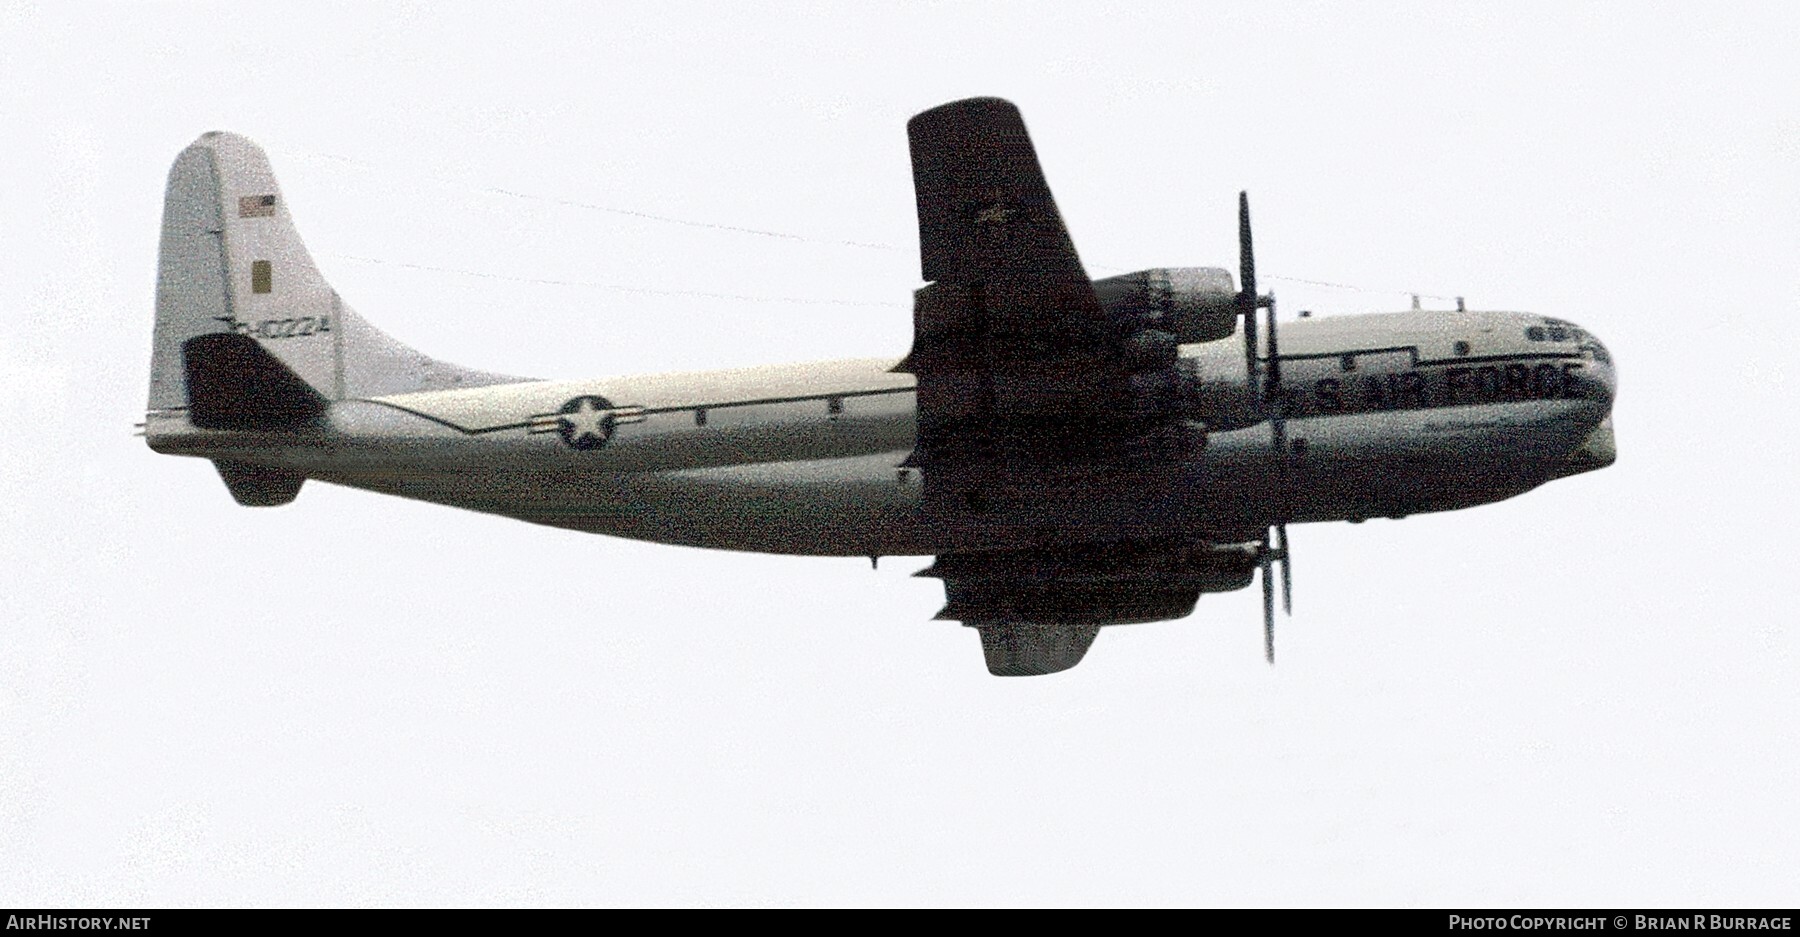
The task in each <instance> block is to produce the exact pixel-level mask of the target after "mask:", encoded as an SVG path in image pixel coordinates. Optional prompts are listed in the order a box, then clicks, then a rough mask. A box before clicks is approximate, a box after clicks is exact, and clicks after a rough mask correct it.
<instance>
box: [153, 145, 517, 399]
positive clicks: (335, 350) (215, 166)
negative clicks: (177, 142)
mask: <svg viewBox="0 0 1800 937" xmlns="http://www.w3.org/2000/svg"><path fill="white" fill-rule="evenodd" d="M221 332H223V333H228V334H230V333H235V334H237V335H242V336H247V337H248V338H250V339H253V340H254V341H255V342H256V343H257V344H259V345H260V346H262V348H263V349H264V350H266V351H267V352H268V353H269V355H271V356H272V357H274V358H275V359H276V360H277V361H279V362H280V363H281V364H282V365H283V366H284V367H285V368H286V369H287V370H288V371H291V372H292V373H293V374H294V375H295V376H297V377H298V378H299V379H300V380H302V381H304V382H305V383H306V384H307V385H308V386H310V387H311V388H312V389H313V390H315V391H317V392H318V394H319V395H320V396H321V397H323V398H324V399H326V400H343V399H353V398H358V397H371V396H377V395H381V394H394V393H405V392H409V391H420V390H441V389H449V388H454V387H480V386H484V385H489V384H507V383H514V382H516V381H520V380H523V378H516V377H507V376H505V375H500V374H490V373H487V372H484V371H476V370H472V369H469V368H462V367H458V366H456V365H451V364H446V363H444V362H440V361H434V360H432V359H430V358H428V357H426V356H424V355H422V354H420V353H419V352H417V351H415V350H413V349H411V348H408V347H407V346H405V345H403V344H401V343H400V342H398V341H395V340H394V339H393V338H390V337H389V336H387V335H386V334H384V333H383V332H381V331H380V330H379V329H376V328H375V327H374V326H372V325H370V324H369V323H368V322H367V321H366V320H364V319H363V318H362V317H361V316H359V315H357V314H356V313H355V312H354V311H352V310H351V309H350V308H349V307H348V306H346V305H344V303H343V300H341V299H340V298H339V297H338V294H337V291H336V290H333V289H332V288H331V285H330V284H329V283H327V282H325V278H324V277H323V276H321V275H320V274H319V269H318V267H317V266H315V265H314V264H313V260H312V257H311V255H309V254H308V253H307V251H306V246H305V245H304V244H302V243H301V241H300V235H299V234H298V232H296V231H295V230H294V225H293V221H292V219H291V218H290V216H289V215H288V207H287V203H286V201H285V200H284V199H283V198H282V196H281V190H280V188H279V187H278V186H277V185H276V184H275V176H274V173H273V172H271V171H270V169H269V160H268V157H267V156H265V155H264V153H263V151H262V149H261V148H260V147H258V146H257V145H256V144H254V143H252V142H250V141H249V140H247V139H245V138H243V137H240V136H238V135H236V134H230V133H218V132H214V133H207V134H203V135H202V136H201V137H200V139H198V140H196V141H194V143H193V145H192V146H189V147H188V148H187V149H185V150H183V151H182V153H181V155H180V156H179V157H177V158H176V160H175V165H174V166H173V167H171V168H170V170H169V184H168V189H167V192H166V194H165V197H164V202H163V229H162V245H161V254H160V258H159V261H158V269H157V281H156V333H155V338H154V342H153V346H152V348H153V350H152V358H151V366H150V401H149V408H150V409H151V410H176V409H181V408H185V407H188V406H189V405H190V393H189V387H188V373H187V370H186V367H185V366H184V362H183V356H182V347H183V345H184V344H186V343H187V342H189V341H190V340H192V339H194V338H197V337H199V336H202V335H210V334H213V333H221Z"/></svg>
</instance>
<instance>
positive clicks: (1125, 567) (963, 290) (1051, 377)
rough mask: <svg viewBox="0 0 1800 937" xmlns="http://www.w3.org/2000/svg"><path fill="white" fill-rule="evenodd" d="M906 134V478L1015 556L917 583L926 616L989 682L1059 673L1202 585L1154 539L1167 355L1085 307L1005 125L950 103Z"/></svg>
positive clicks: (1168, 444) (948, 520) (1036, 172)
mask: <svg viewBox="0 0 1800 937" xmlns="http://www.w3.org/2000/svg"><path fill="white" fill-rule="evenodd" d="M907 135H908V137H909V138H910V141H911V144H912V164H913V186H914V189H915V191H916V194H917V197H918V208H919V252H920V255H921V267H922V270H923V274H924V278H925V279H926V280H928V281H931V282H930V284H929V285H927V286H926V287H924V288H923V289H920V290H919V291H918V292H917V293H916V294H915V297H914V309H913V316H914V323H913V328H914V333H913V348H912V353H911V354H909V355H908V356H907V358H906V360H905V361H904V362H902V363H901V365H900V366H899V368H898V369H897V370H903V371H910V372H912V373H913V374H914V375H915V377H916V378H917V387H918V443H917V446H916V448H915V449H914V450H913V454H912V456H911V457H910V458H909V459H908V460H907V463H906V464H907V465H909V466H914V467H917V468H919V469H921V470H922V472H923V475H924V497H923V511H924V513H925V515H926V516H927V517H928V518H930V519H931V520H932V521H933V522H935V523H937V524H939V525H940V526H942V527H944V528H947V529H951V530H954V529H956V528H959V527H961V528H971V529H985V530H986V531H987V532H989V533H991V532H993V531H994V530H995V529H996V528H1011V529H1012V530H1013V531H1015V532H1017V533H1018V534H1020V537H1019V540H1020V543H1021V548H1020V549H1017V550H1011V551H997V552H981V553H973V552H951V553H947V554H944V555H942V556H939V557H938V560H937V563H935V564H934V565H933V566H932V567H931V568H930V569H928V570H926V571H925V572H923V573H921V575H926V576H935V577H937V578H941V579H942V580H944V591H945V594H946V597H947V598H948V602H947V604H946V605H945V607H944V610H943V611H942V612H941V613H939V615H938V617H939V618H943V619H953V620H958V621H962V622H963V623H964V624H966V625H969V626H971V627H974V628H976V629H978V630H979V631H980V632H981V643H982V650H983V652H984V654H985V655H986V657H987V663H988V669H989V670H990V671H992V672H994V673H996V674H1003V675H1024V674H1043V673H1054V672H1056V671H1059V670H1066V669H1068V668H1069V667H1073V666H1074V665H1075V664H1076V663H1077V662H1078V661H1080V660H1081V658H1082V655H1084V654H1085V653H1086V652H1087V648H1088V645H1089V644H1090V643H1092V641H1093V639H1094V635H1095V634H1096V632H1097V631H1098V629H1099V628H1100V626H1102V625H1109V624H1123V623H1127V622H1140V621H1157V620H1162V619H1168V618H1180V617H1183V616H1185V615H1187V614H1189V613H1190V612H1192V611H1193V608H1194V602H1195V600H1196V599H1198V598H1199V596H1200V593H1201V592H1202V591H1204V590H1205V588H1206V587H1207V585H1208V582H1209V580H1208V579H1207V570H1208V569H1210V567H1206V566H1204V564H1201V565H1196V563H1199V562H1200V561H1198V560H1195V559H1193V557H1194V556H1196V555H1198V554H1195V553H1194V551H1193V550H1192V549H1191V548H1189V547H1187V546H1186V545H1183V544H1179V543H1176V544H1170V543H1168V542H1166V541H1160V540H1158V539H1157V537H1158V532H1157V531H1155V529H1154V527H1155V522H1154V517H1155V515H1156V514H1157V513H1158V508H1159V506H1160V505H1161V504H1162V501H1161V498H1162V497H1163V496H1164V494H1166V492H1167V490H1168V489H1167V486H1166V484H1165V483H1166V482H1168V481H1170V480H1172V479H1175V478H1177V477H1178V473H1179V471H1180V466H1181V463H1182V459H1183V457H1184V456H1186V455H1188V454H1190V453H1191V452H1192V450H1193V449H1194V448H1195V447H1197V446H1199V445H1203V444H1204V439H1205V437H1204V427H1201V426H1199V425H1198V424H1193V423H1189V422H1187V421H1186V419H1185V417H1184V412H1185V409H1186V400H1185V396H1184V394H1185V390H1184V388H1185V387H1186V381H1185V380H1184V379H1183V376H1182V375H1181V374H1180V373H1179V372H1178V370H1177V362H1176V348H1175V337H1174V336H1173V335H1171V334H1169V333H1168V332H1164V331H1161V330H1159V329H1157V328H1156V327H1155V326H1156V325H1157V324H1158V323H1157V322H1155V321H1153V320H1150V319H1148V318H1146V317H1145V315H1146V314H1145V313H1143V312H1141V311H1138V310H1135V309H1114V308H1109V307H1108V305H1107V304H1105V303H1102V302H1101V301H1100V299H1099V298H1098V297H1097V296H1096V295H1095V292H1094V286H1093V283H1092V282H1090V281H1089V279H1088V276H1087V273H1086V272H1085V271H1084V270H1083V269H1082V265H1081V259H1080V257H1079V256H1077V255H1076V253H1075V245H1074V243H1073V241H1071V240H1070V238H1069V232H1068V229H1067V228H1065V227H1064V226H1063V222H1062V216H1061V214H1060V213H1059V212H1058V211H1057V209H1056V202H1055V200H1054V199H1052V198H1051V195H1050V187H1049V185H1048V183H1046V182H1045V181H1044V173H1043V170H1042V168H1040V167H1039V165H1038V159H1037V154H1036V153H1035V152H1034V151H1033V149H1032V146H1031V138H1030V137H1029V136H1028V135H1027V134H1026V132H1025V123H1024V121H1023V120H1022V119H1021V118H1020V116H1019V111H1018V108H1016V107H1014V106H1013V105H1011V104H1009V103H1007V102H1005V101H1002V100H999V99H996V98H973V99H970V100H966V101H956V102H952V103H950V104H946V105H943V106H942V107H937V108H933V109H932V110H929V111H926V112H924V113H922V114H919V115H918V116H916V117H914V118H913V119H912V121H911V122H909V123H908V124H907ZM1057 543H1062V544H1076V546H1073V547H1068V546H1061V547H1059V546H1046V545H1045V544H1057ZM1033 544H1036V545H1033ZM1214 565H1216V564H1214ZM1231 576H1232V578H1233V580H1234V581H1235V579H1236V578H1237V577H1238V572H1237V571H1236V570H1235V568H1234V569H1233V571H1232V573H1231Z"/></svg>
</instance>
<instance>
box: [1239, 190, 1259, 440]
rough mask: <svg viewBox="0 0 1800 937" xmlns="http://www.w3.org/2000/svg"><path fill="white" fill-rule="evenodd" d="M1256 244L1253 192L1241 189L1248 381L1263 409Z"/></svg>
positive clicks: (1241, 289) (1241, 272) (1241, 276)
mask: <svg viewBox="0 0 1800 937" xmlns="http://www.w3.org/2000/svg"><path fill="white" fill-rule="evenodd" d="M1256 301H1257V296H1256V248H1255V246H1254V245H1252V244H1251V241H1250V194H1249V193H1248V192H1239V193H1238V295H1237V306H1238V315H1241V316H1243V317H1244V382H1245V384H1246V386H1247V389H1248V390H1249V392H1250V395H1251V397H1252V399H1253V402H1254V404H1255V409H1256V412H1257V414H1258V415H1260V414H1261V413H1262V397H1261V393H1260V391H1261V389H1262V387H1261V384H1260V382H1258V381H1257V379H1256V378H1257V367H1256V359H1257V355H1258V354H1259V351H1258V349H1257V347H1256V346H1257V341H1256V307H1257V303H1256Z"/></svg>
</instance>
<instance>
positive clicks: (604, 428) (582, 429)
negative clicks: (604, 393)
mask: <svg viewBox="0 0 1800 937" xmlns="http://www.w3.org/2000/svg"><path fill="white" fill-rule="evenodd" d="M612 409H613V405H612V401H610V400H607V399H606V398H605V397H596V396H594V395H591V394H590V395H587V396H583V397H576V398H574V399H573V400H570V401H569V402H568V403H565V404H563V405H562V406H561V407H560V408H558V409H557V411H556V413H557V417H556V423H557V430H556V431H557V433H558V435H560V436H562V441H563V442H565V443H568V445H569V448H571V449H580V450H583V451H586V450H588V449H598V448H600V447H601V446H604V445H606V441H607V440H609V439H611V438H612V434H613V414H612Z"/></svg>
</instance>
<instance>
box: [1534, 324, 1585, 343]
mask: <svg viewBox="0 0 1800 937" xmlns="http://www.w3.org/2000/svg"><path fill="white" fill-rule="evenodd" d="M1588 338H1589V336H1588V333H1586V332H1584V331H1582V330H1581V329H1578V328H1576V327H1575V326H1572V325H1568V324H1566V323H1558V324H1555V325H1551V326H1548V327H1546V326H1542V325H1533V326H1530V327H1528V328H1526V329H1525V340H1526V341H1532V342H1581V341H1587V340H1588Z"/></svg>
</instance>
